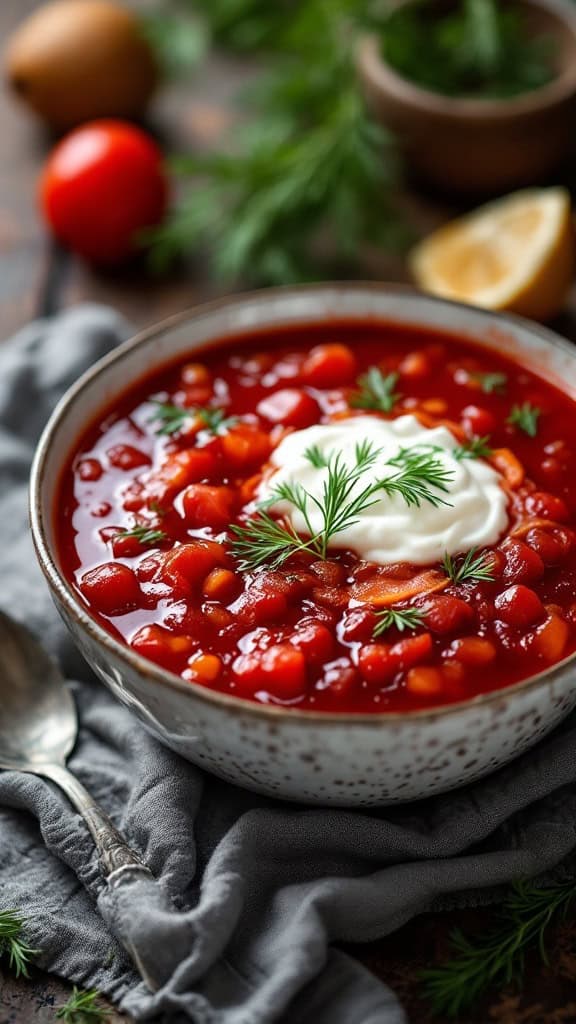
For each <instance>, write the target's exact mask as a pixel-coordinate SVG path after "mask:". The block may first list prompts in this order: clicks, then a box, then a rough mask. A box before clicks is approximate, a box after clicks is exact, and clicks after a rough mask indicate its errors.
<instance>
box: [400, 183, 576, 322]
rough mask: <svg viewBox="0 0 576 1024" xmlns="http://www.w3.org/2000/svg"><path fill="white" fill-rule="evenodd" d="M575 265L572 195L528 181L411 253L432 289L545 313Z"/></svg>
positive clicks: (490, 305) (550, 312)
mask: <svg viewBox="0 0 576 1024" xmlns="http://www.w3.org/2000/svg"><path fill="white" fill-rule="evenodd" d="M574 267H575V252H574V237H573V228H572V218H571V207H570V195H569V193H568V192H567V191H566V189H564V188H546V189H526V190H523V191H521V192H514V193H512V195H508V196H504V197H503V198H502V199H497V200H495V201H494V202H491V203H487V204H486V205H485V206H481V207H480V208H479V209H478V210H474V211H473V212H472V213H470V214H467V215H466V216H464V217H460V218H458V219H457V220H453V221H451V222H450V223H449V224H446V225H445V226H444V227H442V228H440V229H439V230H438V231H435V232H434V233H433V234H431V235H429V236H428V238H425V239H424V240H423V241H422V242H420V243H419V244H418V245H417V246H415V248H414V249H413V250H412V252H411V254H410V269H411V271H412V274H413V276H414V279H415V281H416V282H417V284H418V285H419V286H420V287H421V288H422V289H423V290H424V291H426V292H430V293H431V294H432V295H439V296H441V297H442V298H445V299H455V300H457V301H460V302H468V303H471V304H472V305H475V306H483V307H484V308H486V309H503V310H511V311H512V312H514V313H520V314H521V315H522V316H527V317H532V318H533V319H534V320H548V319H549V318H550V317H552V316H554V315H555V314H556V313H558V312H559V310H560V309H561V308H562V306H563V305H564V301H565V299H566V295H567V292H568V289H569V288H570V285H571V283H572V278H573V275H574Z"/></svg>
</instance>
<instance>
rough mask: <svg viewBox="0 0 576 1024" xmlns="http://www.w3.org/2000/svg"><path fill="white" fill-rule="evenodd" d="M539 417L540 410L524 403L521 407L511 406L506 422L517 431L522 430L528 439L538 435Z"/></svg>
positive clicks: (528, 403)
mask: <svg viewBox="0 0 576 1024" xmlns="http://www.w3.org/2000/svg"><path fill="white" fill-rule="evenodd" d="M541 415H542V410H541V409H539V408H538V406H536V405H531V404H530V402H524V403H523V404H522V405H513V406H512V408H511V410H510V415H509V416H508V419H507V420H506V422H507V423H511V424H512V426H515V427H518V429H519V430H523V431H524V433H525V434H528V437H536V434H537V433H538V420H539V419H540V416H541Z"/></svg>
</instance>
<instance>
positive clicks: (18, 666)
mask: <svg viewBox="0 0 576 1024" xmlns="http://www.w3.org/2000/svg"><path fill="white" fill-rule="evenodd" d="M0 680H1V685H0V767H2V768H15V769H20V770H21V771H26V770H27V768H30V769H32V768H36V767H38V766H39V765H41V764H49V763H56V764H61V765H63V764H64V763H65V761H66V758H67V757H68V755H69V754H70V753H71V751H72V748H73V746H74V743H75V740H76V733H77V731H78V721H77V717H76V707H75V704H74V701H73V699H72V696H71V694H70V691H69V690H68V689H67V688H66V686H65V685H64V679H63V677H62V675H61V673H60V670H59V669H58V666H57V665H56V664H55V663H54V662H53V661H52V659H51V658H50V657H49V656H48V654H47V653H46V651H45V650H43V648H42V647H41V646H40V644H39V643H38V642H37V640H36V639H35V638H34V637H33V636H32V634H31V633H30V632H29V630H27V629H26V628H25V627H24V626H21V625H20V624H19V623H17V622H14V621H13V620H12V619H10V618H9V617H8V616H7V615H5V614H3V613H2V612H0Z"/></svg>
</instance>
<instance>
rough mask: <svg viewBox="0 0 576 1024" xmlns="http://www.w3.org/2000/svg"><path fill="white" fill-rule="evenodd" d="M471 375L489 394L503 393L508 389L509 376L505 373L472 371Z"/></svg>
mask: <svg viewBox="0 0 576 1024" xmlns="http://www.w3.org/2000/svg"><path fill="white" fill-rule="evenodd" d="M470 377H471V379H472V380H475V381H476V382H477V383H478V384H479V385H480V387H481V388H482V391H484V392H485V393H486V394H487V395H493V394H496V395H503V394H504V393H505V391H506V385H507V383H508V377H507V376H506V374H505V373H481V372H480V371H478V372H477V373H471V374H470Z"/></svg>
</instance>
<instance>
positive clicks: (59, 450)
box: [31, 284, 576, 805]
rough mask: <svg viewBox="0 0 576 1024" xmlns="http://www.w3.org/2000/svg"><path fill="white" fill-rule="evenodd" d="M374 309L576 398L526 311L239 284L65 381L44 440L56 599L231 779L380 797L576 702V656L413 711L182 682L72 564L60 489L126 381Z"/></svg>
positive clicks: (42, 488) (384, 289)
mask: <svg viewBox="0 0 576 1024" xmlns="http://www.w3.org/2000/svg"><path fill="white" fill-rule="evenodd" d="M347 317H349V318H351V319H358V318H359V317H361V318H364V317H366V318H376V319H382V320H389V321H394V322H398V323H408V324H413V325H430V326H433V327H438V328H440V329H442V330H443V331H447V332H453V333H455V334H458V333H459V334H461V335H466V336H467V337H469V338H470V339H471V340H473V341H475V342H476V343H477V344H478V345H479V346H483V347H486V346H488V347H492V348H498V349H499V350H500V351H502V352H504V353H509V354H510V355H511V356H513V357H514V356H516V357H517V358H518V357H519V356H521V359H522V361H523V363H524V364H525V365H526V366H528V367H530V368H531V369H534V370H535V371H536V372H538V373H539V374H540V375H541V376H542V377H545V378H546V379H548V380H550V381H552V382H553V383H554V384H556V386H559V387H560V388H562V390H564V391H565V392H567V393H568V394H571V395H572V396H573V397H576V349H574V348H573V347H572V346H571V345H570V344H569V343H568V342H566V341H563V340H562V339H561V338H559V337H557V336H556V335H554V334H553V333H551V332H550V331H548V330H545V329H544V328H542V327H537V326H535V325H534V324H532V323H530V322H529V321H526V320H521V319H519V318H515V317H508V316H503V315H501V314H494V313H490V312H486V311H483V310H479V309H474V308H471V307H467V306H462V305H456V304H454V303H450V302H446V301H443V300H439V299H433V298H430V297H428V296H424V295H419V294H417V293H415V292H413V291H412V290H411V289H408V288H402V287H397V286H387V285H370V284H350V285H348V284H346V285H319V286H312V287H307V288H294V289H285V290H284V289H280V290H276V291H265V292H259V293H254V294H251V295H244V296H237V297H232V298H228V299H225V300H223V301H220V302H216V303H213V304H210V305H208V306H202V307H199V308H197V309H195V310H192V311H191V312H188V313H184V314H182V315H180V316H175V317H172V318H171V319H169V320H167V321H165V322H164V323H162V324H160V325H158V326H157V327H153V328H151V329H150V330H147V331H145V332H144V333H143V334H140V335H139V336H138V337H136V338H134V339H133V340H132V341H129V342H127V343H126V344H124V345H122V346H120V348H118V349H117V350H116V351H114V352H113V353H111V354H110V355H109V356H107V357H106V358H104V359H102V360H101V361H100V362H98V363H97V364H96V365H95V366H94V367H93V368H92V369H91V370H89V371H88V373H86V374H85V375H84V376H83V377H82V378H81V379H80V380H79V381H78V382H77V383H76V384H75V385H74V386H73V387H72V388H71V389H70V390H69V391H68V393H67V394H66V395H65V397H64V398H63V399H62V401H61V402H60V404H59V405H58V407H57V409H56V410H55V412H54V414H53V415H52V417H51V419H50V421H49V423H48V425H47V427H46V429H45V431H44V433H43V435H42V438H41V440H40V444H39V446H38V450H37V453H36V458H35V460H34V466H33V469H32V482H31V521H32V531H33V536H34V543H35V545H36V551H37V554H38V558H39V560H40V564H41V566H42V569H43V571H44V573H45V575H46V577H47V580H48V583H49V585H50V588H51V590H52V594H53V597H54V600H55V602H56V604H57V606H58V609H59V611H60V613H61V615H62V617H63V619H64V621H65V622H66V624H67V626H68V628H69V629H70V632H71V633H72V636H73V638H74V640H75V642H76V644H77V645H78V647H79V648H80V650H81V651H82V653H83V655H84V656H85V658H86V660H87V661H88V663H89V664H90V665H91V666H92V667H93V668H94V670H95V671H96V673H97V674H98V676H99V677H100V678H101V679H102V680H103V682H104V683H105V684H106V685H107V686H108V687H109V688H110V689H111V690H112V692H113V693H114V694H115V696H116V697H117V698H118V699H119V700H120V701H122V703H124V704H126V705H127V706H128V707H130V708H132V709H133V711H134V713H135V714H136V715H137V716H138V717H139V718H140V719H141V720H142V721H143V722H144V723H145V725H146V726H147V727H148V728H149V729H150V730H151V731H152V732H153V733H155V735H156V736H157V737H158V738H159V739H160V740H161V741H162V742H163V743H165V744H167V746H169V747H172V748H173V749H174V750H176V751H178V753H180V754H182V755H183V756H184V757H186V758H188V759H189V760H190V761H193V762H194V763H195V764H198V765H200V766H201V767H202V768H205V769H207V770H208V771H210V772H213V773H214V774H216V775H219V776H221V777H222V778H224V779H228V780H229V781H230V782H233V783H236V784H238V785H242V786H245V787H247V788H248V789H253V790H256V791H257V792H260V793H265V794H267V795H269V796H278V797H283V798H285V799H288V800H298V801H305V802H307V803H318V804H340V805H371V804H386V803H393V802H397V801H403V800H414V799H417V798H420V797H424V796H427V795H429V794H432V793H437V792H439V791H442V790H447V789H450V788H452V787H455V786H458V785H461V784H462V783H464V782H469V781H471V780H473V779H477V778H479V777H480V776H482V775H485V774H486V773H487V772H490V771H492V770H493V769H495V768H497V767H499V766H500V765H503V764H505V763H506V762H507V761H510V760H511V759H512V758H513V757H515V756H517V755H518V754H520V753H522V751H524V750H526V749H527V748H528V747H530V746H531V745H532V744H533V743H535V742H536V740H538V739H539V738H540V737H541V736H543V735H544V734H545V733H547V732H548V731H549V730H550V729H552V728H553V726H554V725H556V724H557V723H558V722H559V721H560V720H561V718H562V717H563V716H564V715H566V714H567V712H569V711H570V710H571V709H572V708H573V707H574V706H575V705H576V656H572V657H570V658H567V659H565V660H564V661H562V662H561V663H559V664H558V665H555V666H554V667H553V668H551V669H549V670H548V671H546V672H541V673H540V674H538V675H536V676H533V677H531V678H529V679H527V680H525V681H524V682H521V683H517V684H516V685H514V686H511V687H509V688H508V689H507V690H504V691H499V692H495V693H489V694H487V695H484V696H480V697H476V698H474V699H473V700H470V701H467V702H464V703H460V704H454V705H451V706H448V707H442V708H439V709H437V710H431V711H419V712H413V713H411V714H374V715H366V714H356V715H338V714H326V713H324V714H322V713H318V712H310V711H298V710H288V709H282V708H278V707H272V706H270V705H260V704H256V703H251V702H249V701H244V700H242V699H240V698H237V697H232V696H227V695H225V694H222V693H217V692H214V691H212V690H208V689H204V688H202V687H201V686H194V685H191V684H190V683H186V682H184V681H183V680H182V679H180V678H179V677H177V676H174V675H172V674H171V673H169V672H166V671H164V670H163V669H161V668H159V667H157V666H156V665H154V664H152V663H151V662H148V661H146V660H145V659H144V658H142V657H140V656H139V655H138V654H136V653H135V652H134V651H132V650H130V649H129V648H128V647H125V646H123V645H122V644H121V643H119V642H118V641H117V640H115V639H114V638H113V637H112V636H110V635H109V634H108V633H106V632H105V631H104V630H103V629H102V627H101V626H99V625H98V623H97V622H96V621H95V620H94V619H92V618H91V616H90V615H89V614H88V611H87V610H86V607H85V606H84V605H83V604H82V602H81V601H80V599H79V597H78V596H77V594H76V593H75V592H74V590H73V589H72V587H71V586H70V584H69V583H68V582H67V581H66V580H65V579H64V577H63V575H62V573H61V572H60V568H59V565H58V555H57V551H56V545H55V538H54V524H53V509H54V503H55V492H56V488H57V485H58V481H59V477H60V474H61V472H62V469H63V466H64V464H65V461H66V458H67V456H68V454H69V452H70V450H71V447H72V445H73V443H74V441H75V440H76V438H77V437H78V436H79V435H80V433H81V432H82V430H83V429H84V428H85V426H86V425H87V423H88V422H89V421H91V420H92V419H93V418H94V417H95V416H96V414H97V413H98V412H99V410H100V409H101V408H102V406H103V405H104V404H106V403H108V402H110V401H111V400H113V399H114V397H115V396H117V395H120V394H121V393H122V392H123V391H124V389H125V388H126V385H127V384H128V383H129V382H130V381H132V380H135V379H138V378H139V377H141V376H143V375H144V374H145V373H149V372H150V371H151V370H153V369H154V368H156V367H160V366H162V365H163V364H164V363H166V362H169V361H171V360H173V359H175V358H177V357H179V356H184V355H185V354H189V353H190V352H195V351H197V350H198V351H199V350H201V349H202V348H203V347H206V346H209V345H210V344H211V343H212V342H214V341H215V340H217V339H222V338H223V337H230V338H233V337H234V335H235V334H244V333H245V332H247V331H255V332H257V331H258V330H259V329H266V328H269V327H271V326H277V325H289V324H306V323H314V322H316V323H317V322H319V321H324V320H330V319H332V318H338V319H340V320H342V319H346V318H347Z"/></svg>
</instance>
